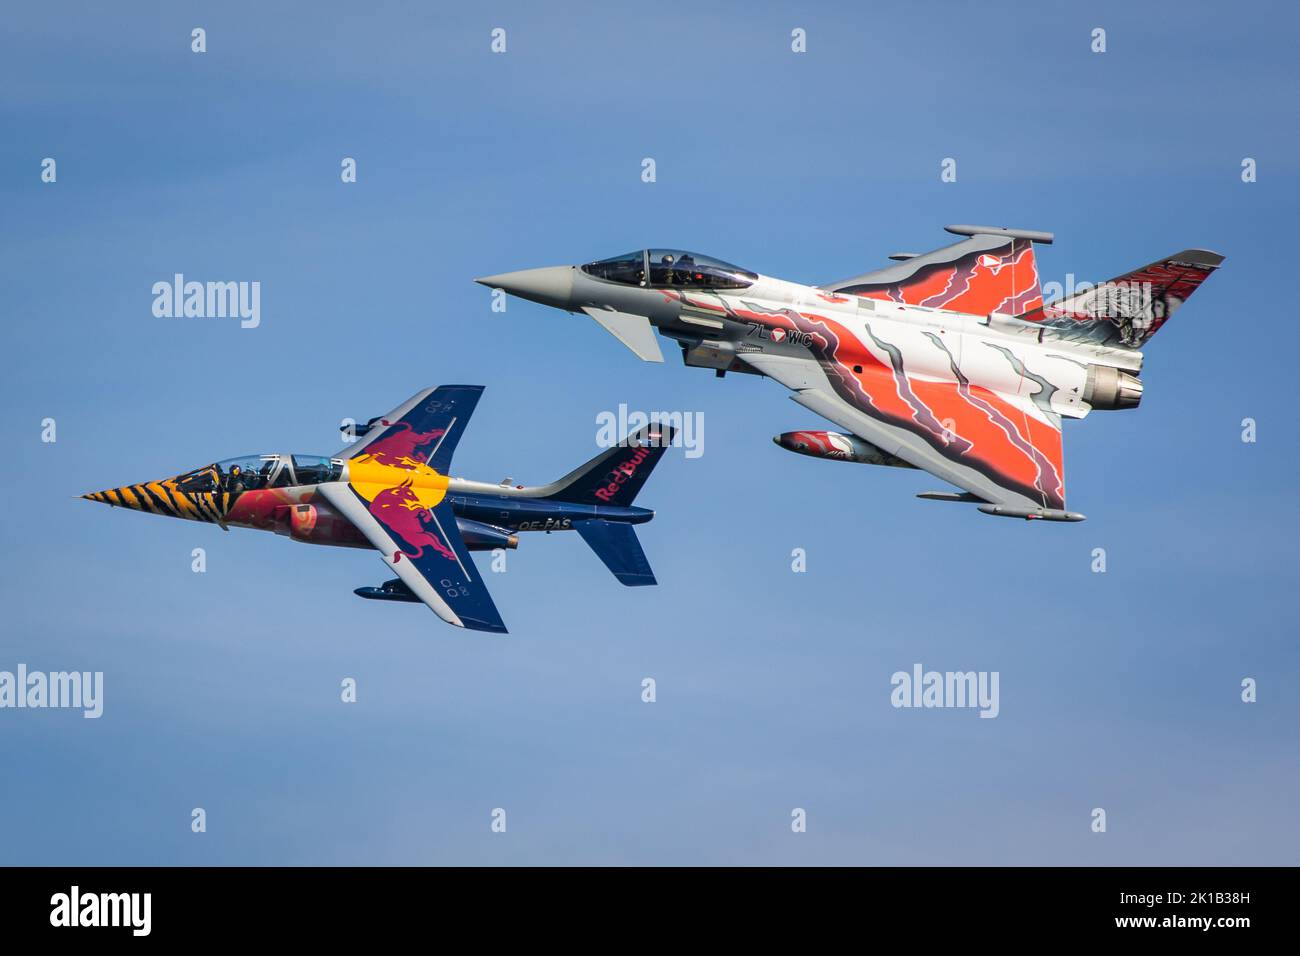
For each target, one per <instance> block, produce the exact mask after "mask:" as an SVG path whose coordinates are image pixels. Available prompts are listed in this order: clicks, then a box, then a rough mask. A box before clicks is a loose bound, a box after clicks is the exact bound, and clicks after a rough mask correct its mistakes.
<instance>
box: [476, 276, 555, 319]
mask: <svg viewBox="0 0 1300 956" xmlns="http://www.w3.org/2000/svg"><path fill="white" fill-rule="evenodd" d="M474 281H475V282H477V283H478V284H479V285H485V286H487V287H488V288H489V289H504V290H505V291H506V292H508V293H509V294H510V295H516V296H518V297H519V298H521V299H529V300H531V301H533V302H540V303H541V304H542V305H549V306H552V307H553V308H556V309H566V310H568V309H572V307H573V266H547V267H546V268H543V269H521V270H519V271H518V272H503V273H501V274H500V275H495V276H484V277H483V278H481V279H475V280H474Z"/></svg>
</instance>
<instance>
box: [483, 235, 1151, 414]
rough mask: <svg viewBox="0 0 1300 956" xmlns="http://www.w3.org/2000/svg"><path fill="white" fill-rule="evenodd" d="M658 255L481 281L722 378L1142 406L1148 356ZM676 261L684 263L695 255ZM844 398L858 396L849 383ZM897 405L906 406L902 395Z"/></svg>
mask: <svg viewBox="0 0 1300 956" xmlns="http://www.w3.org/2000/svg"><path fill="white" fill-rule="evenodd" d="M658 252H659V250H649V251H648V253H647V254H646V255H647V258H646V262H647V266H648V268H647V269H643V270H641V271H640V272H637V271H634V270H625V271H619V270H614V269H610V268H609V267H608V265H607V263H609V262H617V261H618V260H605V261H602V262H599V263H590V264H588V265H587V266H555V267H549V268H543V269H528V270H524V271H522V272H515V273H507V274H505V275H500V276H492V277H490V278H485V279H481V280H479V281H480V282H482V283H483V284H485V285H493V286H494V287H500V288H504V289H505V291H507V292H510V293H512V294H515V295H518V296H520V297H522V298H528V299H532V300H533V301H536V302H540V303H542V304H545V305H551V306H554V307H556V308H563V309H566V310H568V311H574V312H576V311H584V310H592V309H594V310H601V309H606V310H616V311H618V312H620V313H626V314H628V315H631V316H644V317H645V318H646V319H648V320H649V321H650V323H651V324H653V325H654V326H655V327H656V328H657V329H658V330H659V331H660V332H661V333H662V334H663V335H666V336H668V337H670V338H673V339H675V340H677V341H678V342H679V343H680V344H681V346H682V349H683V359H684V361H685V363H686V364H687V365H689V366H695V367H702V368H711V369H714V370H716V371H718V372H742V373H748V372H752V371H753V369H752V368H750V367H749V366H748V365H746V363H745V362H744V361H743V356H744V355H745V354H747V353H756V352H761V353H764V354H769V355H775V356H789V357H792V358H805V359H811V360H814V361H816V362H819V363H821V364H823V366H834V367H837V369H838V370H840V371H843V372H845V373H848V374H850V375H851V376H855V377H859V378H861V377H863V376H865V377H868V378H870V377H884V378H887V379H894V380H896V381H897V382H898V386H897V390H898V391H900V392H905V390H906V386H905V385H904V383H903V381H902V370H903V368H904V367H905V368H906V372H907V375H908V376H909V377H910V378H912V379H913V380H921V381H924V380H932V381H937V382H947V383H952V382H957V383H958V384H960V385H961V386H962V387H963V388H968V389H971V390H973V391H975V392H976V394H978V392H979V390H987V391H989V392H997V393H1000V394H1003V395H1009V396H1018V397H1023V398H1025V399H1026V400H1027V401H1030V402H1032V403H1033V404H1034V405H1035V407H1036V408H1038V409H1039V410H1040V411H1041V412H1043V413H1044V414H1047V415H1057V416H1062V417H1067V418H1082V417H1083V416H1085V415H1087V414H1088V412H1089V411H1091V410H1092V409H1094V408H1122V407H1132V406H1133V405H1136V404H1137V399H1138V398H1139V397H1140V394H1141V383H1140V382H1139V381H1138V380H1137V379H1136V378H1135V376H1136V373H1137V372H1138V371H1140V370H1141V367H1142V353H1141V352H1139V351H1137V350H1135V349H1129V348H1122V349H1121V348H1113V347H1109V346H1105V345H1098V344H1095V343H1092V342H1089V341H1086V340H1080V339H1078V338H1072V337H1071V333H1070V332H1069V331H1068V330H1062V329H1059V328H1054V327H1052V326H1050V325H1048V324H1045V323H1042V322H1029V321H1026V320H1024V319H1020V318H1016V317H1014V316H1011V315H1003V314H999V313H992V314H989V315H973V314H970V313H965V312H955V311H949V310H945V309H940V308H928V307H925V306H919V305H911V304H907V303H902V302H893V301H884V300H881V299H876V298H870V297H865V296H859V295H851V294H837V293H832V292H827V291H825V290H823V289H819V288H817V287H815V286H809V285H802V284H799V283H795V282H788V281H785V280H782V279H777V278H773V277H771V276H764V275H761V274H758V273H753V272H746V271H744V270H739V269H736V268H735V267H731V266H726V264H719V265H721V266H723V267H724V268H722V269H716V268H715V269H712V270H710V269H703V270H701V271H699V272H695V273H693V274H692V273H691V272H690V271H689V270H686V271H683V270H676V271H665V272H664V273H662V274H661V275H659V276H656V274H655V272H654V260H655V257H656V256H657V255H658ZM677 255H678V257H679V261H680V260H681V257H683V256H686V255H689V254H687V253H677ZM699 258H700V259H703V258H704V257H699ZM647 276H648V277H649V278H648V279H647ZM845 388H846V391H848V392H852V391H853V383H852V381H846V382H845ZM893 390H894V389H893V388H892V387H891V389H890V391H893ZM866 391H874V392H876V393H877V394H879V392H880V390H879V389H866ZM846 397H848V396H846ZM900 398H901V399H902V400H903V401H904V402H906V401H907V395H906V394H902V395H900Z"/></svg>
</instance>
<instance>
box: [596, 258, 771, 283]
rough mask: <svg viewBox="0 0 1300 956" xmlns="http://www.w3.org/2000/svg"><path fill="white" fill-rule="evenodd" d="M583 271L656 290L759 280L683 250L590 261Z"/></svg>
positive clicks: (739, 270) (714, 260) (725, 263)
mask: <svg viewBox="0 0 1300 956" xmlns="http://www.w3.org/2000/svg"><path fill="white" fill-rule="evenodd" d="M582 271H583V272H585V273H587V275H590V276H594V277H596V278H597V279H606V280H608V281H610V282H621V283H623V284H625V285H637V286H642V287H648V288H655V289H665V288H688V289H689V288H693V289H744V288H748V287H749V286H751V285H753V284H754V282H755V281H756V280H757V279H758V273H756V272H750V271H748V270H747V269H742V268H740V267H739V266H733V265H732V264H731V263H729V262H723V261H722V260H721V259H714V258H713V257H712V256H704V255H699V254H697V253H694V252H686V251H684V250H681V249H642V250H641V251H640V252H629V253H625V254H624V255H621V256H614V257H613V258H610V259H600V260H598V261H596V262H589V263H587V264H586V265H585V266H583V267H582Z"/></svg>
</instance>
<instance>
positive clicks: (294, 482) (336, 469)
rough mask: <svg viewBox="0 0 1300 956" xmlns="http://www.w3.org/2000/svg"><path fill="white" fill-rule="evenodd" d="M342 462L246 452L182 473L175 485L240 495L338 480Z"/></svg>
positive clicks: (312, 456)
mask: <svg viewBox="0 0 1300 956" xmlns="http://www.w3.org/2000/svg"><path fill="white" fill-rule="evenodd" d="M342 474H343V462H342V461H340V460H338V459H336V458H323V457H321V456H319V455H245V456H244V457H242V458H227V459H226V460H225V461H219V462H217V463H216V464H214V465H208V466H206V467H204V468H197V469H195V470H194V471H191V472H189V473H187V474H184V475H181V476H180V477H179V478H178V479H177V480H176V484H177V486H178V487H179V488H180V489H181V490H182V491H188V492H194V493H200V492H212V491H224V492H228V493H230V494H239V493H241V492H245V491H256V490H258V489H260V488H292V487H296V486H300V485H318V484H320V483H321V482H326V481H337V480H338V479H339V478H340V477H341V476H342Z"/></svg>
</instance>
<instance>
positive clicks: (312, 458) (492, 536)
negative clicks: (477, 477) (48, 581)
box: [82, 385, 674, 634]
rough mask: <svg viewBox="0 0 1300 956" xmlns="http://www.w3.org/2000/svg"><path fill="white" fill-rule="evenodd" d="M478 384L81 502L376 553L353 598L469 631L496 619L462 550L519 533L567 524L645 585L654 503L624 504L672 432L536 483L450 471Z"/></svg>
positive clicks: (613, 567)
mask: <svg viewBox="0 0 1300 956" xmlns="http://www.w3.org/2000/svg"><path fill="white" fill-rule="evenodd" d="M482 392H483V386H481V385H444V386H442V387H440V388H426V389H425V390H423V391H421V392H419V393H417V394H416V395H414V396H413V397H411V398H410V399H409V400H407V401H405V402H403V403H402V404H401V405H399V406H397V408H395V409H393V410H392V411H391V412H389V413H388V414H387V415H383V416H380V417H378V418H372V419H370V420H369V421H368V422H367V423H366V424H365V425H358V426H353V430H354V432H355V434H356V436H357V438H358V440H357V441H356V442H355V443H354V444H352V445H351V446H350V447H348V448H345V449H344V450H343V451H340V452H339V453H338V454H336V455H334V456H332V457H329V458H326V457H321V456H316V455H284V454H274V455H252V456H248V457H244V458H232V459H229V460H226V461H219V462H217V463H216V464H212V465H205V466H204V467H202V468H196V469H195V470H193V471H188V472H185V473H184V474H181V475H177V476H176V477H175V478H166V479H164V480H162V481H150V482H145V483H144V484H138V485H124V486H122V487H120V488H113V489H111V490H109V491H99V492H95V493H93V494H88V495H82V497H83V498H88V499H90V500H91V501H100V502H103V503H105V504H109V505H116V506H118V507H123V508H131V509H133V510H135V511H148V512H152V513H153V514H160V515H169V516H171V517H173V518H188V519H190V520H192V521H207V522H211V523H213V524H216V525H219V526H220V527H221V528H222V529H223V530H228V529H229V528H231V527H238V528H259V529H261V530H263V531H274V532H276V533H277V534H283V535H286V536H287V537H289V538H292V539H293V540H295V541H302V542H305V543H307V544H324V545H335V546H339V547H345V548H374V549H375V550H376V551H378V552H379V553H380V555H381V556H382V557H383V559H384V562H385V563H386V564H387V565H388V566H389V567H390V568H391V569H392V571H393V572H394V573H396V574H397V577H396V578H394V579H392V580H390V581H387V582H385V583H384V584H382V585H380V586H379V587H363V588H357V590H356V592H355V593H356V594H358V595H360V596H361V597H363V598H370V599H374V600H381V601H411V602H423V603H424V604H427V605H428V606H429V607H430V608H432V609H433V612H434V613H435V614H437V615H438V616H439V617H440V618H442V619H443V620H444V621H446V622H447V623H448V624H454V625H455V626H457V627H464V628H469V629H471V630H476V631H492V632H496V633H501V634H504V633H506V628H505V625H504V624H503V623H502V621H501V615H500V614H498V613H497V609H496V605H495V604H493V603H492V597H491V595H489V594H488V591H487V586H486V585H485V583H484V581H483V578H482V575H480V574H479V573H478V570H477V568H476V567H475V565H474V562H473V561H472V560H471V559H470V556H469V552H471V551H487V550H494V549H497V548H515V547H517V546H518V544H519V538H518V534H519V533H520V532H525V531H545V532H548V533H549V532H551V531H577V532H578V534H579V535H581V536H582V538H583V540H584V541H586V542H587V544H588V545H590V546H591V549H592V550H593V551H595V552H596V555H597V557H599V558H600V559H601V561H603V562H604V563H605V566H606V567H607V568H609V570H610V571H612V572H613V574H614V576H615V577H616V578H618V580H619V581H620V582H622V583H623V584H626V585H630V586H633V587H636V586H640V585H648V584H654V583H655V577H654V573H653V572H652V571H651V570H650V564H649V562H648V561H647V560H646V556H645V553H644V552H643V551H642V550H641V545H640V543H639V542H638V541H637V537H636V530H635V528H634V527H633V526H634V525H638V524H643V523H645V522H647V521H649V520H650V519H651V518H653V517H654V512H653V511H651V510H649V509H647V508H640V507H636V506H634V505H633V504H632V501H633V500H634V499H635V498H636V496H637V492H639V491H640V490H641V487H642V485H644V484H645V482H646V479H647V478H649V477H650V472H651V471H653V470H654V467H655V465H656V464H658V462H659V459H660V458H662V457H663V454H664V450H665V449H666V448H667V447H668V446H669V445H670V444H671V443H672V439H673V435H674V430H673V428H672V427H671V426H669V425H666V424H665V425H660V424H657V423H651V424H649V425H647V426H645V427H644V428H641V429H640V430H638V431H637V432H636V433H635V434H632V435H629V436H628V437H627V438H626V439H624V440H623V441H622V442H621V443H620V444H618V445H617V446H615V447H613V448H610V449H608V450H606V451H604V452H602V453H601V454H599V455H597V456H596V457H595V458H593V459H591V461H589V462H587V463H586V464H585V465H582V466H581V467H580V468H577V469H575V470H574V471H572V472H570V473H569V474H567V475H565V476H564V477H563V478H561V479H559V480H558V481H553V482H551V483H550V484H547V485H540V486H535V487H525V486H523V485H516V484H513V483H512V481H511V479H509V478H507V479H505V480H504V481H502V482H501V483H500V484H496V485H493V484H487V483H484V482H479V481H470V480H467V479H464V478H452V477H449V474H450V473H449V471H448V469H449V467H450V465H451V456H452V453H453V452H454V451H455V450H456V444H457V442H459V441H460V437H461V435H462V434H464V432H465V426H466V425H467V424H468V423H469V418H470V415H472V414H473V412H474V407H475V406H476V405H477V404H478V400H479V396H480V394H481V393H482Z"/></svg>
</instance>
